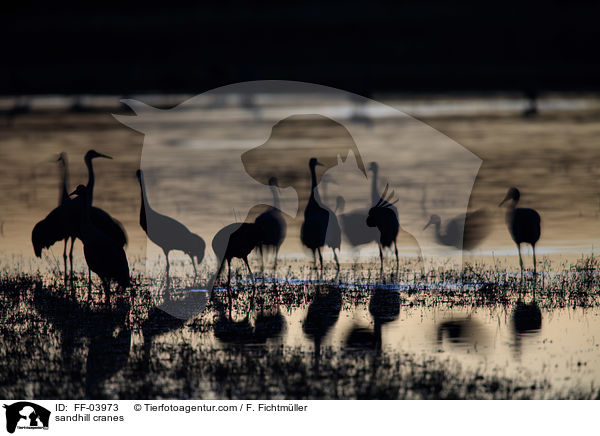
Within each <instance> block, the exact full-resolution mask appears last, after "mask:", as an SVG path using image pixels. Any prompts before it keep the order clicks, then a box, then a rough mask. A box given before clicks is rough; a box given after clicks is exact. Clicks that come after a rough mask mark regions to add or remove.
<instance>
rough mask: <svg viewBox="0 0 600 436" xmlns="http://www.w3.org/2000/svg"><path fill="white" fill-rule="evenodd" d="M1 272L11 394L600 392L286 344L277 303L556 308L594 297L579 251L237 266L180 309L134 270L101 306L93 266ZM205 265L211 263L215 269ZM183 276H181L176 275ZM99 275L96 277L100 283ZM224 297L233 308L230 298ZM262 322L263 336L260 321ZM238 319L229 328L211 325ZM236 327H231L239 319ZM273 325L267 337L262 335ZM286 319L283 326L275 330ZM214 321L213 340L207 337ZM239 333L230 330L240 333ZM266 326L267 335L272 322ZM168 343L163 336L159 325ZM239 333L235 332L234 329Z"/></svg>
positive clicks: (515, 395) (441, 362) (417, 358)
mask: <svg viewBox="0 0 600 436" xmlns="http://www.w3.org/2000/svg"><path fill="white" fill-rule="evenodd" d="M22 266H24V265H21V266H18V267H14V266H13V267H11V268H9V267H5V268H4V270H2V271H0V317H1V321H2V322H1V324H0V335H1V341H2V343H1V346H0V396H2V397H4V398H36V399H50V398H71V399H76V398H111V399H117V398H121V399H137V398H146V399H151V398H182V399H183V398H225V399H326V398H331V399H333V398H339V399H354V398H355V399H458V398H460V399H529V398H582V399H583V398H598V395H599V391H598V389H597V388H594V387H593V386H589V387H585V388H581V387H578V386H573V387H572V388H564V387H562V388H560V389H556V388H555V387H553V386H552V384H551V383H550V382H549V381H547V380H545V379H543V378H541V379H535V380H531V379H529V378H526V377H523V378H520V377H518V376H515V377H508V376H506V375H505V374H503V373H502V372H494V371H491V372H490V371H486V372H482V371H478V370H472V369H466V368H463V367H462V366H461V364H460V362H459V361H457V360H456V359H453V358H449V357H445V356H444V355H440V356H434V357H431V356H425V355H417V354H412V353H404V352H401V351H398V350H389V349H386V348H383V349H379V350H376V349H372V348H369V347H363V348H352V347H348V346H342V347H341V348H336V347H331V346H323V347H321V349H320V353H319V354H318V355H317V354H316V353H315V352H314V350H312V349H311V348H310V347H305V346H297V347H288V346H284V345H283V344H282V343H281V342H280V341H279V340H278V338H279V337H280V335H281V334H282V332H283V331H284V330H285V329H284V328H283V329H282V328H281V326H280V325H278V324H277V323H280V322H281V321H280V319H279V318H278V317H277V316H278V313H279V312H278V311H279V310H281V311H282V312H286V311H290V310H291V309H293V308H297V307H307V306H309V305H311V303H312V302H313V301H315V298H316V296H317V295H320V294H319V293H324V292H328V291H329V290H331V289H335V290H336V291H339V293H340V295H341V300H342V304H343V306H344V307H346V308H357V307H363V308H364V307H367V306H368V305H369V301H370V300H371V297H372V295H373V292H374V290H376V289H384V290H385V289H389V290H396V291H398V292H399V295H400V297H399V304H400V306H401V307H411V308H412V307H436V306H437V307H459V308H461V307H464V308H473V307H507V308H508V307H509V306H512V305H514V304H516V303H517V302H519V301H522V300H527V301H535V302H536V304H538V305H539V307H541V308H544V309H547V310H552V309H556V308H564V307H578V308H596V307H598V306H599V304H598V302H599V300H598V296H599V293H600V272H599V268H598V266H599V261H598V259H597V258H595V257H593V256H592V257H588V258H582V259H580V260H579V261H577V262H576V263H574V264H572V265H565V266H564V267H563V268H562V271H561V272H553V273H551V272H549V271H550V270H549V269H547V270H546V271H543V272H542V274H540V275H538V276H537V277H534V276H533V275H532V274H530V273H529V274H524V275H523V276H522V275H521V274H518V273H512V272H509V271H506V270H503V269H501V268H499V267H494V268H486V267H483V266H481V265H477V264H471V265H466V266H465V268H463V269H461V270H457V269H456V270H455V269H441V268H440V269H439V270H435V271H434V272H431V273H429V274H427V275H425V274H420V273H416V274H415V273H414V270H412V269H411V268H410V265H404V266H402V267H401V268H400V270H399V272H398V273H389V272H388V273H387V274H384V275H380V273H379V271H378V267H377V263H376V262H373V263H372V264H369V265H362V266H358V265H350V266H347V267H346V268H344V269H343V270H342V271H341V273H340V274H338V275H336V274H335V272H334V271H333V270H331V269H329V270H327V271H325V273H324V274H323V275H319V274H317V273H316V272H314V271H312V270H311V269H310V268H309V267H307V266H305V265H302V264H294V265H293V266H292V267H289V266H286V267H282V268H281V269H280V271H279V277H278V278H277V279H276V280H275V279H273V277H270V276H269V274H268V273H267V274H266V277H265V278H264V279H263V278H262V277H259V278H258V279H257V281H256V296H255V298H251V295H252V293H251V292H250V283H249V281H248V279H247V277H245V275H244V273H243V270H236V271H235V274H234V280H233V291H234V294H235V295H236V298H234V299H232V300H231V301H230V302H228V301H227V299H226V298H225V295H226V293H225V292H218V293H217V298H216V299H215V301H214V302H213V303H210V304H209V305H208V307H207V308H206V310H205V311H204V312H202V313H201V314H198V315H197V316H195V317H194V318H192V319H189V320H178V319H175V318H173V317H171V316H169V315H168V314H165V313H164V312H162V311H160V310H158V309H156V308H155V305H156V304H159V303H160V301H161V299H163V298H164V295H151V293H150V291H149V286H148V284H149V283H150V282H152V281H154V282H156V281H157V280H161V277H160V275H159V276H157V277H147V276H145V275H143V274H141V273H134V275H133V278H132V279H133V280H132V281H133V286H132V288H131V289H129V290H127V291H120V292H115V293H114V295H113V297H112V301H111V306H110V307H107V306H105V305H104V303H103V300H102V295H101V292H100V290H99V287H98V286H97V284H94V285H93V286H92V290H91V292H90V290H89V288H88V284H87V273H85V272H83V273H79V274H77V275H76V276H75V278H74V280H73V281H72V283H69V284H68V285H67V286H65V284H64V281H63V277H62V273H61V271H60V268H53V269H51V271H50V272H47V273H43V274H42V273H40V272H37V273H32V274H28V273H23V272H18V268H20V267H22ZM207 271H208V270H206V271H204V272H203V274H207V273H208V272H207ZM174 280H175V283H178V282H177V280H181V282H180V283H188V281H189V280H188V279H187V278H179V279H178V278H175V279H174ZM96 283H97V280H96ZM228 304H230V307H229V313H231V314H232V318H231V319H229V318H228V317H227V316H226V313H227V311H226V310H225V309H224V308H225V307H227V305H228ZM257 313H260V315H261V316H263V318H262V322H267V323H269V322H271V323H273V325H268V324H266V327H265V326H263V327H264V328H265V330H264V332H263V333H261V334H262V336H260V335H258V327H257V325H258V318H257ZM218 328H221V329H230V331H228V334H229V336H224V335H221V336H219V335H218V334H217V333H218V332H217V329H218ZM235 329H237V330H235ZM269 329H271V330H272V332H274V333H273V334H271V335H270V336H269V334H267V333H268V332H269V331H270V330H269ZM278 329H279V330H278ZM213 331H214V332H215V336H216V339H215V340H214V341H215V342H210V341H206V340H204V337H205V336H208V335H209V334H211V332H213ZM232 332H233V333H232ZM265 332H266V333H265ZM167 334H168V335H169V336H168V340H166V341H165V340H161V337H162V336H163V335H167ZM236 335H238V337H237V338H236Z"/></svg>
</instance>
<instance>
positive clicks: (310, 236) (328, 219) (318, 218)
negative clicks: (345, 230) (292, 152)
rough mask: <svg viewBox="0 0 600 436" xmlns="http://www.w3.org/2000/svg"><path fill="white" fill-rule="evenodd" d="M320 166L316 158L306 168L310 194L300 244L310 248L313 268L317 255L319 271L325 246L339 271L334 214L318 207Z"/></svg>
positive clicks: (337, 227)
mask: <svg viewBox="0 0 600 436" xmlns="http://www.w3.org/2000/svg"><path fill="white" fill-rule="evenodd" d="M319 165H323V164H321V163H320V162H319V161H318V160H317V159H316V158H314V157H313V158H311V159H310V160H309V163H308V166H309V168H310V175H311V193H310V198H309V199H308V204H307V205H306V209H304V222H303V223H302V227H301V229H300V239H301V240H302V243H303V244H304V245H305V246H306V247H308V248H310V249H311V250H312V253H313V259H314V262H315V268H316V265H317V258H316V254H315V252H318V253H319V260H320V262H321V269H323V256H322V254H321V247H323V246H324V245H325V244H327V245H328V246H329V247H331V248H332V250H333V257H334V258H335V263H336V266H337V269H338V271H339V269H340V263H339V261H338V257H337V253H336V252H335V250H336V248H337V249H339V248H340V245H341V241H342V232H341V229H340V225H339V223H338V220H337V217H336V216H335V213H333V211H331V210H330V209H329V208H327V207H324V206H321V205H320V202H321V200H320V198H319V192H318V190H317V174H316V169H315V168H316V167H317V166H319Z"/></svg>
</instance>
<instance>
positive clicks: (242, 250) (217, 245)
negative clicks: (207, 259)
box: [212, 223, 261, 289]
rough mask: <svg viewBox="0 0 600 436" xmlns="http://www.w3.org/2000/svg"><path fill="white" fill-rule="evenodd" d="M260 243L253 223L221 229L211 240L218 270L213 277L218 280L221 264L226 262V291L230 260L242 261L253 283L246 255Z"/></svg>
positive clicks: (237, 224) (259, 236)
mask: <svg viewBox="0 0 600 436" xmlns="http://www.w3.org/2000/svg"><path fill="white" fill-rule="evenodd" d="M260 241H261V233H260V229H259V228H258V226H257V225H256V224H255V223H233V224H229V225H228V226H225V227H223V228H222V229H221V230H219V231H218V232H217V234H216V235H215V236H214V238H213V240H212V248H213V251H214V252H215V254H216V255H217V260H218V265H219V269H218V270H217V275H216V277H215V282H216V281H217V280H218V278H219V275H220V274H221V270H222V269H223V264H224V263H225V261H227V289H229V285H230V283H231V260H232V259H233V258H234V257H237V258H238V259H242V260H243V261H244V263H245V264H246V267H248V272H249V273H250V277H251V278H252V282H253V283H254V275H253V274H252V269H251V268H250V264H249V263H248V255H249V254H250V253H251V252H252V250H254V249H255V248H256V247H258V245H259V244H260Z"/></svg>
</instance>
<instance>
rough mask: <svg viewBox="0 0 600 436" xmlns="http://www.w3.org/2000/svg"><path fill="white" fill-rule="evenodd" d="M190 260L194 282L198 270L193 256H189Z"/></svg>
mask: <svg viewBox="0 0 600 436" xmlns="http://www.w3.org/2000/svg"><path fill="white" fill-rule="evenodd" d="M190 259H191V260H192V266H193V267H194V283H196V275H197V274H198V270H197V269H196V262H195V261H194V256H190Z"/></svg>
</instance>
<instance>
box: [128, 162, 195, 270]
mask: <svg viewBox="0 0 600 436" xmlns="http://www.w3.org/2000/svg"><path fill="white" fill-rule="evenodd" d="M135 174H136V176H137V179H138V182H139V184H140V191H141V196H142V202H141V206H140V226H141V227H142V229H144V232H146V235H148V238H149V239H150V240H151V241H152V242H154V243H155V244H156V245H158V246H159V247H160V248H161V249H162V250H163V253H164V254H165V257H166V259H167V277H168V276H169V252H170V251H172V250H180V251H183V252H184V253H185V254H187V255H188V256H189V257H190V259H191V261H192V266H193V267H194V278H195V277H196V274H197V271H196V262H197V263H198V264H200V262H202V259H204V250H205V249H206V243H205V242H204V239H202V238H201V237H200V236H198V235H196V234H195V233H192V232H190V230H189V229H188V228H187V227H186V226H184V225H183V224H181V223H180V222H179V221H176V220H174V219H173V218H170V217H168V216H166V215H163V214H160V213H158V212H156V211H155V210H154V209H152V207H151V206H150V203H149V202H148V197H147V195H146V186H145V182H144V173H143V171H142V170H137V171H136V173H135ZM194 260H195V262H194Z"/></svg>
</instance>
